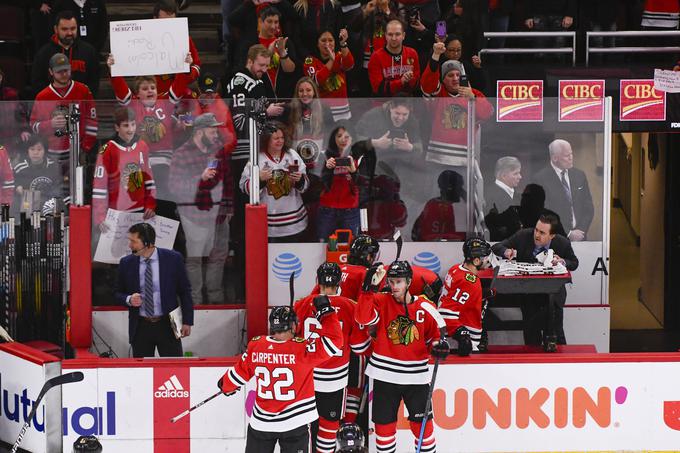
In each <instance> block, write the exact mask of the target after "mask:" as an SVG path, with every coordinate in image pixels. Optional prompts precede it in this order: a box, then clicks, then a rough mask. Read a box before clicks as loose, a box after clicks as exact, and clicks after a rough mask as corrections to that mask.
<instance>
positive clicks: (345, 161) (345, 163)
mask: <svg viewBox="0 0 680 453" xmlns="http://www.w3.org/2000/svg"><path fill="white" fill-rule="evenodd" d="M335 166H336V167H351V166H352V163H351V161H350V158H349V157H338V158H336V159H335Z"/></svg>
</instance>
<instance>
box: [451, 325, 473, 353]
mask: <svg viewBox="0 0 680 453" xmlns="http://www.w3.org/2000/svg"><path fill="white" fill-rule="evenodd" d="M452 338H453V339H454V340H456V341H457V342H458V355H459V356H460V357H467V356H469V355H470V353H471V352H472V339H471V338H470V331H469V330H467V329H466V328H465V327H459V328H458V329H456V332H455V333H454V334H453V336H452Z"/></svg>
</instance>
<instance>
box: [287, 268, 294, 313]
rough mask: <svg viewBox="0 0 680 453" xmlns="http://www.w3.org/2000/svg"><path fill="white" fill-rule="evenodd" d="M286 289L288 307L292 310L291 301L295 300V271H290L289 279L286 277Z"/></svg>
mask: <svg viewBox="0 0 680 453" xmlns="http://www.w3.org/2000/svg"><path fill="white" fill-rule="evenodd" d="M288 291H289V292H290V309H291V310H293V303H294V302H295V272H292V273H291V274H290V279H288Z"/></svg>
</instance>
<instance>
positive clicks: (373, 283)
mask: <svg viewBox="0 0 680 453" xmlns="http://www.w3.org/2000/svg"><path fill="white" fill-rule="evenodd" d="M386 273H387V271H385V267H384V266H383V265H382V264H381V263H374V264H373V266H371V267H369V268H368V270H367V271H366V276H365V277H364V284H363V286H362V287H361V289H362V290H364V291H366V292H368V291H371V292H376V291H378V285H380V282H381V281H382V279H383V278H384V277H385V274H386Z"/></svg>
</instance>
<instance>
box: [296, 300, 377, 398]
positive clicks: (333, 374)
mask: <svg viewBox="0 0 680 453" xmlns="http://www.w3.org/2000/svg"><path fill="white" fill-rule="evenodd" d="M316 296H317V295H316V294H311V295H309V296H307V297H305V298H304V299H300V300H298V301H297V302H296V303H295V308H294V309H295V313H296V314H297V317H298V319H299V320H300V323H299V324H298V332H297V334H298V335H299V336H301V337H303V338H315V337H317V336H318V333H317V331H318V330H319V327H320V326H321V324H320V323H319V321H318V320H317V319H316V309H315V308H314V297H316ZM328 299H329V300H330V301H331V305H332V306H333V308H334V309H335V312H336V313H337V314H338V319H339V320H340V327H341V329H342V336H343V343H344V345H345V347H344V348H343V350H342V355H341V356H337V357H331V358H330V359H328V360H327V361H325V362H324V363H323V364H321V365H319V366H317V367H316V368H315V369H314V388H315V390H316V391H317V392H322V393H331V392H335V391H338V390H342V389H344V388H345V387H347V373H348V372H349V351H350V349H351V350H352V352H354V353H355V354H364V353H365V352H366V351H367V350H368V348H369V347H370V345H371V337H369V336H368V332H367V330H366V329H360V328H359V325H358V324H357V323H356V321H354V310H355V308H356V302H354V301H353V300H351V299H348V298H347V297H343V296H328ZM347 345H349V346H350V347H349V348H348V347H347Z"/></svg>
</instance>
